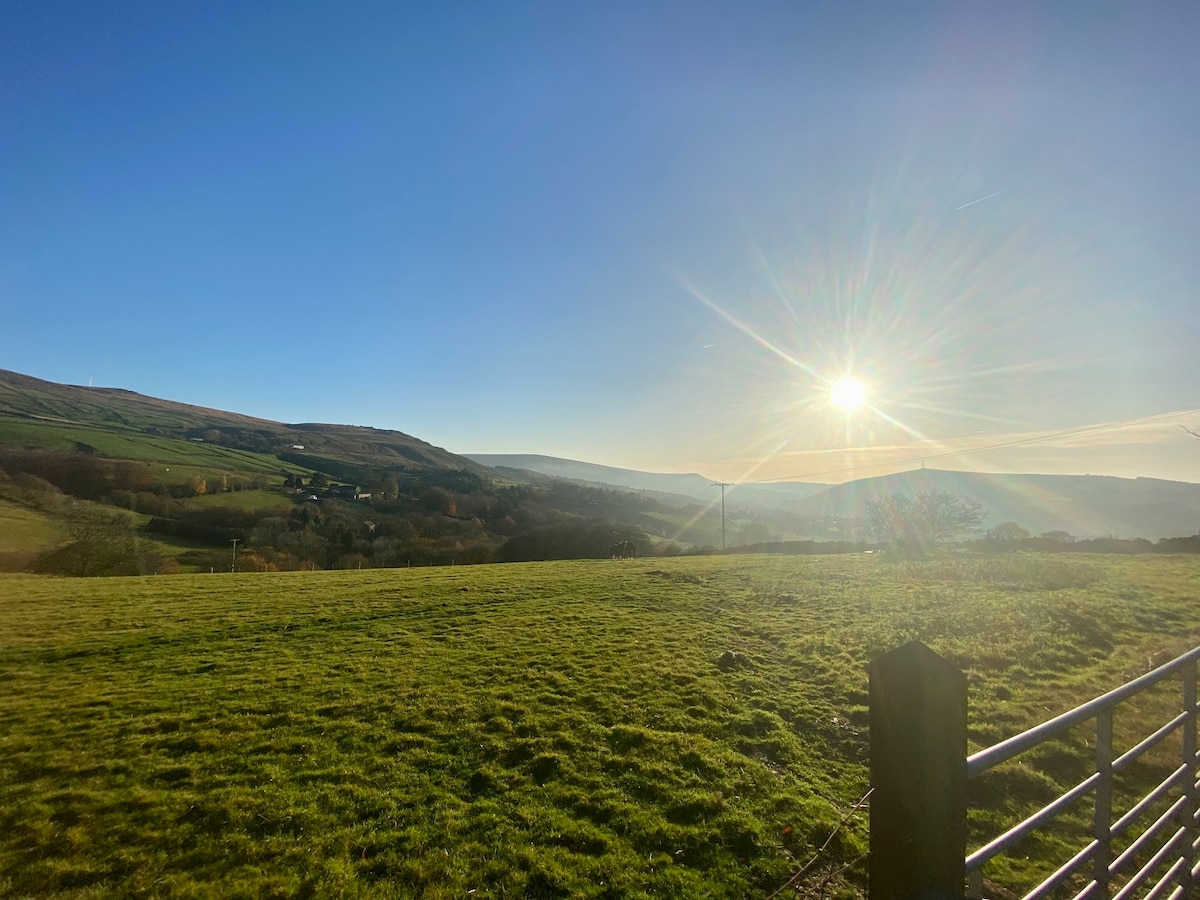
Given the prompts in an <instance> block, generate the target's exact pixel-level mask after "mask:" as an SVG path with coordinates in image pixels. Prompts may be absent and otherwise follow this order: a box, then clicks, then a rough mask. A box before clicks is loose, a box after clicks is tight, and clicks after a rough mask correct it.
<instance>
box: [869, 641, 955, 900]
mask: <svg viewBox="0 0 1200 900" xmlns="http://www.w3.org/2000/svg"><path fill="white" fill-rule="evenodd" d="M870 681H871V687H870V699H871V787H872V789H873V790H872V794H871V855H870V858H869V862H868V872H869V877H870V893H869V896H870V900H960V898H962V896H963V888H964V884H963V882H964V880H965V870H966V867H965V864H964V859H965V857H966V843H967V803H966V793H967V678H966V676H965V675H964V674H963V673H962V672H960V671H959V670H958V669H956V668H955V667H954V666H952V665H950V664H949V663H948V662H946V661H945V660H944V659H942V658H941V657H940V656H938V655H937V654H936V653H934V652H933V651H932V650H930V649H929V648H928V647H926V646H925V645H924V644H922V643H921V642H919V641H912V642H910V643H908V644H905V645H904V646H902V647H899V648H897V649H895V650H892V651H891V652H889V653H885V654H883V655H882V656H880V657H878V658H877V659H875V660H874V661H873V662H872V663H871V668H870Z"/></svg>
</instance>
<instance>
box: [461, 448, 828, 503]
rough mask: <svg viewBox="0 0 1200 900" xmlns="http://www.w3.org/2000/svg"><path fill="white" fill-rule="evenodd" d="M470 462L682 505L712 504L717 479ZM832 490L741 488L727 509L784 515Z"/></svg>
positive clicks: (514, 460) (512, 459)
mask: <svg viewBox="0 0 1200 900" xmlns="http://www.w3.org/2000/svg"><path fill="white" fill-rule="evenodd" d="M465 455H466V457H467V458H468V459H472V460H474V461H475V462H477V463H482V464H483V465H485V466H495V467H502V468H511V469H520V470H525V471H530V472H538V473H540V474H542V475H549V476H551V477H552V478H566V479H570V480H572V481H582V482H586V483H588V484H597V485H603V486H605V487H619V488H626V489H631V490H635V491H646V492H650V493H652V494H654V495H655V496H658V497H659V499H662V500H664V501H668V500H670V499H671V498H672V497H674V498H675V499H676V501H677V502H678V500H679V499H681V498H682V499H685V500H686V501H689V502H694V501H697V500H699V501H700V502H702V503H705V504H709V503H712V502H713V499H714V497H717V496H719V495H718V494H717V492H716V491H715V484H714V482H713V479H711V478H705V477H704V476H703V475H697V474H694V473H687V474H683V473H663V472H640V471H638V470H636V469H620V468H616V467H614V466H602V465H599V464H597V463H589V462H581V461H579V460H576V459H561V458H559V457H555V456H541V455H538V454H535V453H467V454H465ZM826 487H828V485H825V484H813V483H809V482H802V481H789V482H778V483H769V482H764V483H759V484H737V485H732V486H731V487H730V488H729V489H728V490H727V491H726V496H725V500H726V505H727V507H728V508H729V509H730V510H756V509H779V508H783V507H787V506H789V505H790V504H791V503H792V502H793V501H794V500H796V499H798V498H801V497H807V496H810V495H812V494H816V493H819V492H820V491H822V490H824V489H825V488H826Z"/></svg>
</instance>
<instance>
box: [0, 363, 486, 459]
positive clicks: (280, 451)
mask: <svg viewBox="0 0 1200 900" xmlns="http://www.w3.org/2000/svg"><path fill="white" fill-rule="evenodd" d="M33 426H37V427H33ZM177 441H186V442H189V443H190V444H192V446H191V447H189V448H188V452H189V453H190V454H193V455H194V454H196V453H200V452H202V450H203V448H202V447H197V446H196V445H197V444H200V445H203V444H210V445H214V446H216V447H219V448H223V449H224V450H226V451H228V450H236V451H242V452H246V453H253V454H266V455H270V456H276V457H278V458H280V459H281V460H284V461H286V462H290V463H293V464H295V465H299V466H304V467H306V468H311V469H317V470H322V471H327V472H329V473H330V474H332V475H335V476H337V477H343V478H350V477H352V470H354V469H355V468H387V469H394V470H402V471H425V470H433V469H461V470H466V471H472V472H476V473H482V472H484V471H486V470H485V469H483V468H482V467H481V466H479V465H478V464H477V463H474V462H472V461H471V460H469V459H467V458H465V457H462V456H457V455H455V454H453V453H450V452H449V451H447V450H444V449H442V448H441V447H435V446H433V445H432V444H429V443H427V442H425V441H422V440H419V439H417V438H415V437H412V436H411V435H407V434H404V433H402V432H399V431H388V430H385V429H379V428H368V427H362V426H356V425H323V424H316V423H301V424H286V423H282V422H272V421H269V420H267V419H257V418H254V417H252V416H244V415H240V414H238V413H231V412H225V411H222V410H217V409H207V408H205V407H201V406H191V405H189V404H186V403H176V402H174V401H172V400H161V399H158V398H156V397H147V396H144V395H142V394H137V393H134V392H133V391H126V390H120V389H117V388H99V387H82V386H78V385H66V384H56V383H54V382H51V381H43V380H41V379H39V378H32V377H30V376H28V375H21V374H19V373H16V372H9V371H6V370H3V369H0V444H3V445H6V446H28V447H36V448H44V449H71V448H75V449H80V447H83V448H87V447H93V446H95V447H96V448H97V449H99V450H100V451H101V452H104V450H105V445H110V444H111V445H114V446H115V447H119V450H118V451H117V452H115V453H112V454H106V455H115V456H123V457H127V458H133V459H159V458H164V459H166V460H167V461H170V460H171V459H173V458H174V456H172V454H175V455H176V456H177V455H178V453H179V452H180V451H179V449H178V448H177V447H170V446H165V444H164V442H168V443H169V442H177ZM221 458H222V460H223V462H225V463H226V464H229V463H230V461H231V460H232V461H233V462H235V463H236V458H234V457H231V456H230V454H228V453H225V454H223V455H222V457H221Z"/></svg>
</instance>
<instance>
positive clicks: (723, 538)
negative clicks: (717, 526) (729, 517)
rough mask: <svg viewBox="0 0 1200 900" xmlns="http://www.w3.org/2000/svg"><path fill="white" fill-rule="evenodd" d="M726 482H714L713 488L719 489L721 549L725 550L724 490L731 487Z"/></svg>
mask: <svg viewBox="0 0 1200 900" xmlns="http://www.w3.org/2000/svg"><path fill="white" fill-rule="evenodd" d="M731 486H732V485H731V483H730V482H728V481H714V482H713V487H719V488H720V489H721V549H722V550H724V549H725V488H727V487H731Z"/></svg>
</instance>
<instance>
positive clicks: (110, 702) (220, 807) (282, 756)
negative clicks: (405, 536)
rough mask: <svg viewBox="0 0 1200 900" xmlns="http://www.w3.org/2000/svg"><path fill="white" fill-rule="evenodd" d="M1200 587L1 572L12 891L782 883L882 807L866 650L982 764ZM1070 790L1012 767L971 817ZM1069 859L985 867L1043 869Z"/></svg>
mask: <svg viewBox="0 0 1200 900" xmlns="http://www.w3.org/2000/svg"><path fill="white" fill-rule="evenodd" d="M1197 569H1198V565H1197V561H1196V560H1195V559H1194V558H1182V557H1161V556H1159V557H1154V558H1148V557H1131V558H1119V559H1118V558H1109V557H1096V556H1088V557H1086V558H1083V557H1067V556H1057V557H1052V558H1051V557H1037V556H1020V557H1010V558H1006V559H1002V560H986V559H984V560H971V559H962V560H956V559H951V560H941V561H933V562H929V563H903V564H897V563H893V562H889V561H886V560H884V559H882V558H880V557H878V556H857V555H856V556H843V557H804V558H797V557H752V556H739V557H701V558H683V559H673V560H669V561H668V560H653V559H649V560H638V561H622V562H613V561H586V562H570V563H567V562H565V563H534V564H528V565H516V564H514V565H506V566H478V567H459V568H438V569H403V570H386V571H385V570H371V571H362V572H327V573H312V574H309V573H280V574H270V575H267V574H246V575H228V574H225V575H194V576H176V577H159V578H153V577H151V578H130V579H101V580H55V579H47V578H36V577H29V576H0V894H6V893H7V894H12V895H17V896H26V895H32V896H62V897H101V896H105V897H106V896H114V895H121V896H221V897H230V896H245V897H259V896H293V895H297V896H317V897H324V896H349V897H354V896H359V897H431V898H438V897H462V896H466V895H468V892H471V891H474V893H471V894H470V896H471V897H539V896H541V897H547V896H571V897H575V896H578V897H651V896H653V897H700V896H704V897H730V898H734V897H746V896H765V895H767V894H769V893H771V891H773V890H774V889H775V888H777V887H779V886H780V885H782V884H783V883H784V882H786V881H787V879H788V878H789V877H790V876H791V875H792V874H793V873H794V872H795V871H796V870H797V869H798V868H799V866H800V864H801V862H803V861H804V860H806V859H807V858H808V857H809V856H810V855H811V854H812V852H813V850H814V848H815V847H816V846H819V845H820V844H821V843H822V842H823V841H824V840H825V838H826V837H827V836H828V835H829V833H830V832H831V831H832V830H833V828H834V827H835V825H836V824H837V823H838V822H839V820H841V819H842V817H843V815H845V813H846V811H847V809H848V808H849V807H850V805H851V804H853V803H854V802H855V801H856V800H857V799H858V798H859V797H860V796H861V795H862V794H863V793H864V792H865V790H866V781H867V773H866V761H867V755H866V754H867V734H866V719H867V711H866V690H867V681H866V666H867V663H868V661H869V660H870V659H871V658H872V657H873V656H875V655H876V654H878V653H880V652H882V651H885V650H888V649H891V648H892V647H894V646H897V645H898V644H900V643H902V642H904V641H906V640H908V639H911V638H919V639H921V640H924V641H925V642H926V643H928V644H930V646H932V647H933V648H934V649H935V650H937V651H938V652H940V653H942V654H943V655H946V656H947V657H949V658H950V659H952V660H953V661H954V662H955V663H956V664H957V665H959V666H960V667H961V668H964V669H965V670H966V671H967V672H968V678H969V684H970V690H971V707H972V714H971V716H972V725H971V739H972V742H973V746H979V745H981V744H986V743H991V742H993V741H994V740H997V739H999V738H1002V737H1006V736H1008V735H1009V734H1012V733H1015V732H1016V731H1019V730H1021V729H1022V728H1024V727H1027V726H1028V725H1031V724H1034V723H1035V722H1037V721H1041V720H1042V719H1044V718H1046V717H1047V716H1048V715H1050V714H1052V713H1055V712H1059V711H1061V710H1063V709H1067V708H1069V707H1071V706H1073V705H1075V704H1076V703H1078V702H1080V701H1081V700H1084V699H1087V698H1089V697H1091V696H1093V695H1095V694H1098V693H1100V692H1102V691H1104V690H1107V689H1109V688H1111V687H1113V686H1115V685H1117V684H1119V683H1121V682H1123V681H1124V680H1126V679H1127V678H1128V677H1130V675H1131V674H1136V673H1138V672H1140V671H1144V670H1145V667H1146V665H1147V658H1148V657H1149V656H1152V655H1154V654H1159V655H1161V654H1170V653H1174V652H1177V651H1178V650H1182V649H1183V648H1184V647H1185V646H1187V645H1188V644H1189V643H1195V642H1196V641H1197V639H1198V632H1197V628H1196V626H1197V615H1196V599H1197V590H1198V589H1197V587H1196V585H1197V580H1196V575H1197V574H1200V573H1198V571H1197ZM726 651H731V652H733V653H735V654H737V656H736V659H737V661H738V665H736V666H734V667H732V668H728V667H727V668H726V669H722V668H721V667H720V666H718V664H717V661H718V659H719V658H720V657H721V655H722V654H723V653H725V652H726ZM1159 661H1161V659H1160V660H1159ZM1049 762H1050V763H1051V764H1052V765H1051V768H1053V763H1054V762H1055V761H1054V760H1049ZM1152 774H1153V773H1152V772H1151V773H1148V775H1152ZM1049 777H1050V776H1038V777H1037V778H1034V777H1033V776H1032V775H1031V776H1028V777H1027V778H1026V779H1025V782H1023V784H1025V787H1024V788H1022V787H1021V785H1020V784H1018V783H1017V782H1016V781H1015V780H1012V779H1011V778H1010V780H1009V782H1007V783H1006V784H1005V785H1003V787H1005V790H1006V791H1007V792H1004V791H1002V792H1001V795H1000V796H997V797H996V798H994V801H993V803H992V805H991V807H989V808H988V809H986V810H984V811H983V815H982V816H981V815H976V816H975V817H974V819H973V822H974V823H975V825H976V826H982V825H988V826H991V825H992V824H994V823H993V818H995V819H999V818H1001V817H1002V814H1012V813H1019V812H1020V811H1021V809H1022V808H1023V804H1024V805H1027V804H1028V802H1032V801H1033V800H1035V799H1040V794H1041V793H1042V792H1043V791H1044V789H1045V784H1044V783H1043V780H1039V779H1044V778H1049ZM1014 785H1016V787H1015V788H1014ZM993 786H995V784H993ZM1068 786H1070V785H1069V784H1068V785H1064V787H1068ZM865 828H866V823H865V821H864V818H863V817H862V816H861V815H857V816H852V817H851V819H850V821H849V823H848V825H847V827H846V828H844V829H843V830H842V831H841V832H840V833H839V835H838V837H837V838H836V839H835V840H834V841H833V842H832V843H831V845H830V847H829V849H828V850H827V851H826V852H825V855H824V857H823V858H822V863H823V864H825V865H827V866H833V865H841V864H852V865H850V867H849V869H848V870H847V872H846V874H845V875H843V876H839V877H838V878H837V879H835V881H834V884H835V887H834V889H833V891H832V893H831V894H829V896H842V897H859V896H861V895H862V890H863V875H862V870H863V866H862V865H861V863H859V864H857V865H854V864H853V863H854V861H855V860H856V859H858V858H859V857H860V856H861V854H862V853H863V851H864V850H865V846H866V830H865ZM1062 846H1065V844H1063V843H1062V842H1061V841H1059V839H1058V838H1051V839H1048V840H1046V841H1044V842H1042V843H1041V844H1039V845H1038V846H1037V847H1036V848H1034V850H1033V851H1032V852H1029V853H1028V854H1027V855H1029V856H1031V857H1032V859H1029V860H1025V859H1017V860H1015V861H1013V862H1011V863H1005V864H1003V865H1001V866H999V867H997V868H996V869H995V871H994V872H993V877H996V878H997V879H999V878H1000V877H1001V876H1003V877H1004V878H1006V879H1009V880H1010V881H1011V882H1012V883H1014V884H1015V883H1018V882H1022V881H1025V882H1027V881H1028V880H1029V879H1031V878H1034V877H1035V874H1034V869H1035V868H1036V867H1037V865H1039V864H1040V865H1041V867H1042V872H1043V874H1044V872H1045V871H1048V868H1053V867H1054V866H1053V865H1052V864H1049V863H1048V862H1047V860H1049V859H1050V858H1051V857H1052V856H1053V855H1054V854H1055V853H1057V852H1059V851H1060V850H1061V849H1062ZM823 871H824V869H823V868H822V866H818V867H817V868H816V869H814V870H813V872H814V873H815V874H814V877H819V876H820V874H821V873H822V872H823Z"/></svg>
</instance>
